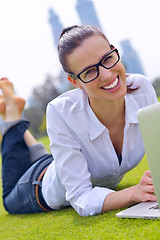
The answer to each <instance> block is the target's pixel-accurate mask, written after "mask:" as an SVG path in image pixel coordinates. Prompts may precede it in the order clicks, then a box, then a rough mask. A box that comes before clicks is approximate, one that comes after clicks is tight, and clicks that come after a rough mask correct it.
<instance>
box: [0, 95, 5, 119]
mask: <svg viewBox="0 0 160 240" xmlns="http://www.w3.org/2000/svg"><path fill="white" fill-rule="evenodd" d="M0 116H1V118H2V119H3V120H5V102H4V98H3V96H2V95H0Z"/></svg>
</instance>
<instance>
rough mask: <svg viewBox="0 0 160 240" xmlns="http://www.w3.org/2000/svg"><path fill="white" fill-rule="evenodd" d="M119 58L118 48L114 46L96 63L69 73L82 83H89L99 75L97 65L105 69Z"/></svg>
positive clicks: (113, 64)
mask: <svg viewBox="0 0 160 240" xmlns="http://www.w3.org/2000/svg"><path fill="white" fill-rule="evenodd" d="M119 60H120V56H119V53H118V50H117V49H116V48H115V49H113V50H112V51H111V52H109V53H108V54H107V55H105V56H104V57H103V58H102V59H101V60H100V61H99V62H98V63H97V64H95V65H93V66H91V67H88V68H86V69H85V70H83V71H82V72H80V73H79V74H77V75H74V74H71V73H69V74H70V76H71V77H72V78H75V77H76V78H78V79H80V80H81V81H82V82H83V83H89V82H91V81H93V80H94V79H96V78H97V77H98V76H99V66H102V67H104V68H105V69H111V68H112V67H114V66H115V65H116V64H117V63H118V62H119Z"/></svg>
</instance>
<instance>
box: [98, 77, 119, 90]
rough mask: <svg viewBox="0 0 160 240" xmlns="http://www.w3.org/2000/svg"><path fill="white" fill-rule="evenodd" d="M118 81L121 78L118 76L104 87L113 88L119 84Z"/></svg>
mask: <svg viewBox="0 0 160 240" xmlns="http://www.w3.org/2000/svg"><path fill="white" fill-rule="evenodd" d="M118 82H119V78H118V77H116V79H115V80H114V81H113V82H112V83H111V84H109V85H107V86H105V87H102V88H103V89H107V90H110V89H113V88H115V87H116V86H117V85H118Z"/></svg>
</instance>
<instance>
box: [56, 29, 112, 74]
mask: <svg viewBox="0 0 160 240" xmlns="http://www.w3.org/2000/svg"><path fill="white" fill-rule="evenodd" d="M93 35H100V36H102V37H103V38H104V39H105V40H106V41H107V42H108V43H109V41H108V39H107V38H106V36H105V35H104V34H103V33H102V31H101V30H100V29H98V28H97V27H93V26H90V25H79V26H78V25H73V26H72V27H68V28H64V29H63V31H62V33H61V35H60V38H59V43H58V56H59V61H60V63H61V65H62V67H63V70H64V71H65V72H70V71H69V69H68V66H67V61H66V57H67V56H68V55H69V54H71V53H72V52H73V51H74V50H75V49H76V48H77V47H79V46H80V45H81V44H82V42H83V41H84V40H86V39H87V38H89V37H91V36H93ZM109 45H110V43H109Z"/></svg>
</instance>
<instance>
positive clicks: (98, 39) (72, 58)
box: [66, 35, 111, 74]
mask: <svg viewBox="0 0 160 240" xmlns="http://www.w3.org/2000/svg"><path fill="white" fill-rule="evenodd" d="M110 51H111V48H110V45H109V43H108V42H107V40H106V39H105V38H103V37H102V36H100V35H94V36H91V37H90V38H87V39H85V40H84V41H83V42H82V44H81V45H80V46H79V47H77V48H76V49H75V50H74V51H73V52H72V53H71V54H69V55H68V56H67V59H66V60H67V65H68V68H69V69H70V72H72V73H74V74H78V73H79V72H81V70H82V69H83V68H86V67H88V66H91V65H94V64H96V63H97V62H99V61H100V60H101V58H102V56H103V55H104V54H106V53H108V52H110Z"/></svg>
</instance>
